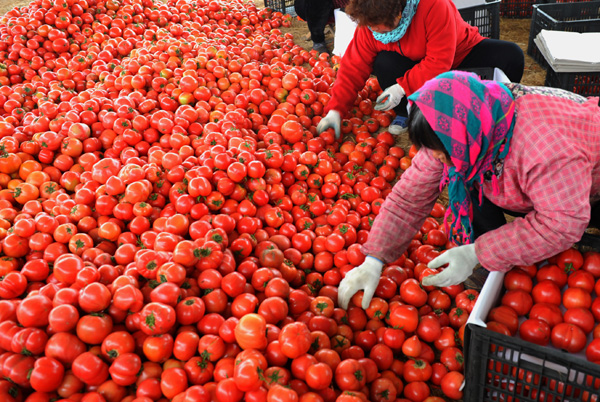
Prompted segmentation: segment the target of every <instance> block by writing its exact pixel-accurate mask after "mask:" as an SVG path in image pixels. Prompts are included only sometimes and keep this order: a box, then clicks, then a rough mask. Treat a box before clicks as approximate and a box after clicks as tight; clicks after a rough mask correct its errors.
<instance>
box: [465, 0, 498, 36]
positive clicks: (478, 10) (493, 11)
mask: <svg viewBox="0 0 600 402" xmlns="http://www.w3.org/2000/svg"><path fill="white" fill-rule="evenodd" d="M458 11H459V12H460V15H461V16H462V18H463V20H465V21H466V22H467V23H468V24H469V25H473V26H474V27H477V28H479V33H480V34H481V36H485V37H486V38H492V39H500V0H495V1H494V0H492V1H490V2H487V3H486V4H482V5H479V6H473V7H467V8H462V9H460V10H458Z"/></svg>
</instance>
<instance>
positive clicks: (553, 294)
mask: <svg viewBox="0 0 600 402" xmlns="http://www.w3.org/2000/svg"><path fill="white" fill-rule="evenodd" d="M531 295H532V297H533V302H534V303H549V304H554V305H557V306H558V305H560V302H561V293H560V288H559V287H558V286H557V285H556V284H555V283H554V282H553V281H550V280H544V281H541V282H539V283H537V284H536V285H535V286H534V287H533V290H532V292H531Z"/></svg>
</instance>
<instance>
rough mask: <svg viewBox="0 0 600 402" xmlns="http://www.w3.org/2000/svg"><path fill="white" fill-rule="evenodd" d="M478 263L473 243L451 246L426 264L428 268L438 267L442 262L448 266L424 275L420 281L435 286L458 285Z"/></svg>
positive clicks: (469, 274)
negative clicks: (435, 272)
mask: <svg viewBox="0 0 600 402" xmlns="http://www.w3.org/2000/svg"><path fill="white" fill-rule="evenodd" d="M478 263H479V260H478V259H477V255H476V254H475V244H467V245H466V246H460V247H454V248H451V249H449V250H448V251H446V252H444V253H443V254H442V255H440V256H438V257H436V258H434V259H433V260H431V261H430V262H429V264H427V266H428V267H429V268H439V267H441V266H442V265H444V264H448V268H446V269H444V270H443V271H442V272H441V273H439V274H437V275H430V276H426V277H425V278H423V280H422V281H421V283H422V284H423V285H424V286H437V287H440V288H441V287H444V286H452V285H458V284H459V283H463V282H464V281H465V280H467V278H468V277H469V276H471V274H472V273H473V270H474V269H475V267H476V266H477V264H478Z"/></svg>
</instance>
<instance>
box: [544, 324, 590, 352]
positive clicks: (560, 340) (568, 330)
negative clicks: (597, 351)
mask: <svg viewBox="0 0 600 402" xmlns="http://www.w3.org/2000/svg"><path fill="white" fill-rule="evenodd" d="M551 340H552V345H553V346H554V347H555V348H558V349H563V350H565V351H567V352H569V353H577V352H579V351H581V350H583V348H584V347H585V345H586V343H587V337H586V335H585V332H583V330H582V329H581V328H579V327H578V326H577V325H574V324H569V323H566V322H563V323H560V324H557V325H556V326H555V327H554V328H552V333H551Z"/></svg>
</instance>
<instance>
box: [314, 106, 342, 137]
mask: <svg viewBox="0 0 600 402" xmlns="http://www.w3.org/2000/svg"><path fill="white" fill-rule="evenodd" d="M341 124H342V118H341V117H340V112H338V111H337V110H330V111H329V113H327V116H325V117H323V118H322V119H321V121H320V122H319V124H318V125H317V132H318V133H319V134H321V133H322V132H323V131H325V130H327V129H328V128H333V129H334V131H335V139H336V140H339V139H340V126H341Z"/></svg>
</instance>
